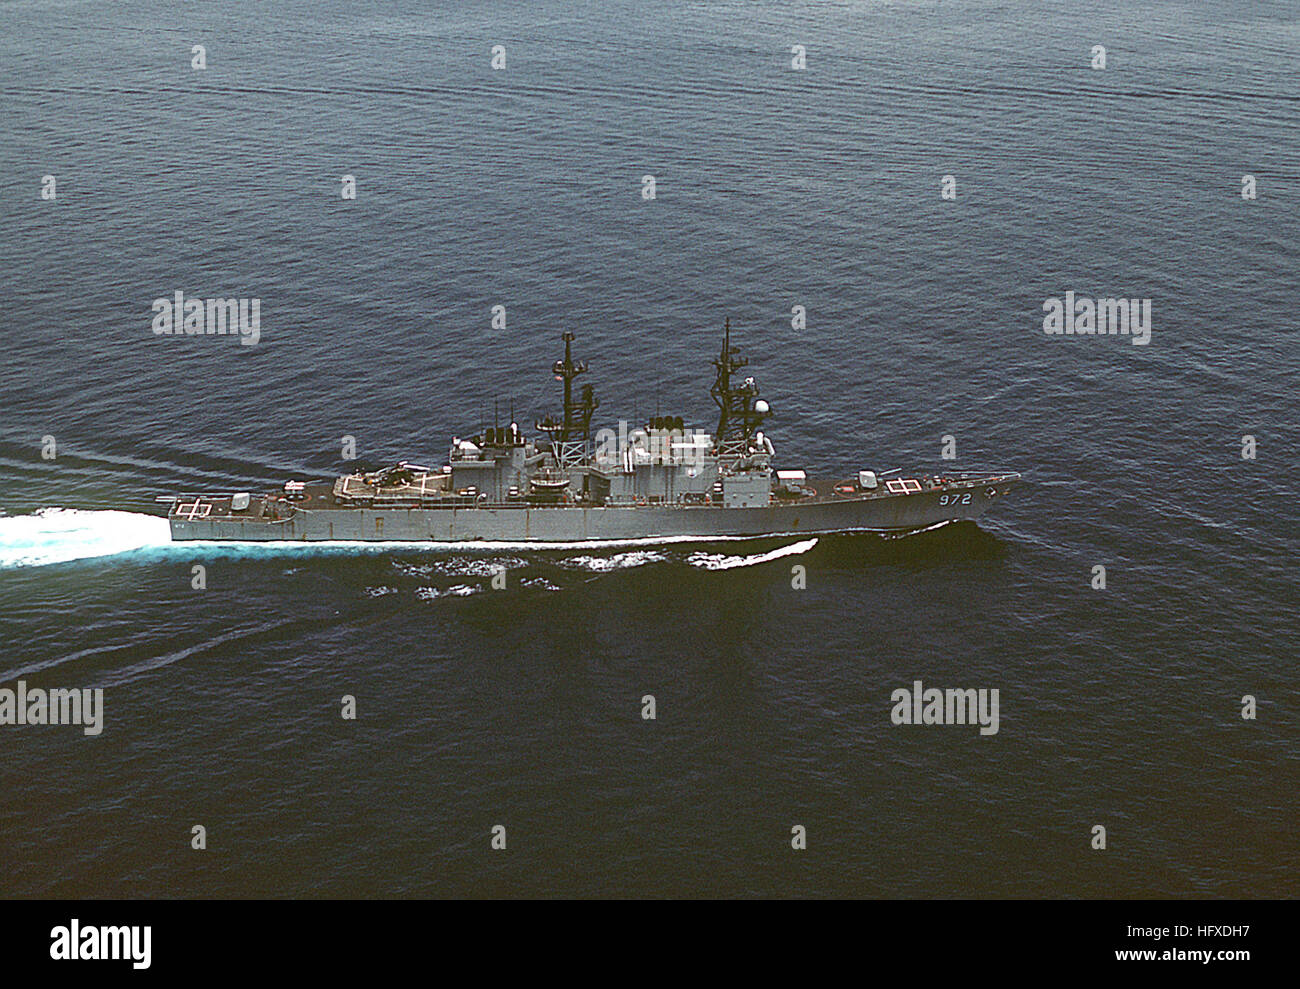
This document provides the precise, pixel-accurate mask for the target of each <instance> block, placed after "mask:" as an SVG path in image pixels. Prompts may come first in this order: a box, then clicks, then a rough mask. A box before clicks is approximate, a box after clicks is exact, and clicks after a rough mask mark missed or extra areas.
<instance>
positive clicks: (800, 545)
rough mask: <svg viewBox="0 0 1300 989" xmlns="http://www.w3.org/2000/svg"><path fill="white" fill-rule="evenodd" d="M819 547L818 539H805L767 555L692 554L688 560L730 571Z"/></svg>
mask: <svg viewBox="0 0 1300 989" xmlns="http://www.w3.org/2000/svg"><path fill="white" fill-rule="evenodd" d="M816 545H817V540H816V539H803V540H800V541H799V542H797V543H791V544H790V545H789V546H778V547H777V548H776V549H774V550H769V551H768V552H766V553H755V554H754V555H753V556H723V555H721V554H720V553H692V554H691V555H690V557H689V559H688V562H689V563H690V564H691V566H694V567H703V568H704V569H705V570H730V569H732V568H733V567H752V566H756V565H757V564H759V563H768V562H770V561H771V560H779V559H780V558H781V557H783V556H798V555H799V554H800V553H807V552H808V551H809V550H810V549H812V548H813V547H814V546H816Z"/></svg>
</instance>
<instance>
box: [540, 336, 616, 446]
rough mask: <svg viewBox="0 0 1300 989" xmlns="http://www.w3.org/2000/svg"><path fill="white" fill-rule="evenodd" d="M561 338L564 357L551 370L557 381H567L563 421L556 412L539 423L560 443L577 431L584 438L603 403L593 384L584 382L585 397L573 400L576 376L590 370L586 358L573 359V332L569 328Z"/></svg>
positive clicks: (579, 436)
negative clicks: (558, 419) (557, 417)
mask: <svg viewBox="0 0 1300 989" xmlns="http://www.w3.org/2000/svg"><path fill="white" fill-rule="evenodd" d="M562 339H563V340H564V360H562V361H556V362H555V363H554V364H553V365H551V373H552V374H554V375H555V380H556V381H563V382H564V421H563V422H557V421H556V420H555V418H554V417H553V416H547V417H546V418H545V419H542V420H540V421H539V422H538V423H537V424H536V425H537V428H538V429H539V430H540V431H542V432H544V433H547V434H549V435H550V437H551V438H552V439H553V440H557V441H559V442H561V443H563V442H566V441H568V440H569V439H572V438H573V437H574V435H575V434H576V435H577V436H578V438H579V439H584V440H585V439H586V438H587V436H588V435H589V434H590V432H591V417H592V416H593V415H594V414H595V412H596V409H597V408H598V407H599V406H600V402H599V401H598V400H597V399H596V395H595V392H594V390H593V389H592V387H591V385H583V386H582V397H581V398H580V399H578V400H577V401H576V402H575V401H574V400H573V379H574V378H576V377H577V376H578V375H580V374H586V373H587V362H586V361H575V360H574V359H573V353H572V350H571V344H572V342H573V334H572V333H570V332H569V331H567V330H566V331H565V332H564V335H563V338H562Z"/></svg>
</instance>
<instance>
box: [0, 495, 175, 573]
mask: <svg viewBox="0 0 1300 989" xmlns="http://www.w3.org/2000/svg"><path fill="white" fill-rule="evenodd" d="M170 544H171V529H170V527H169V526H168V524H167V520H166V519H164V518H159V517H158V516H156V515H145V514H143V513H140V512H95V511H82V510H80V509H75V508H43V509H41V510H40V511H38V512H36V513H35V514H34V515H14V516H5V517H0V568H4V567H40V566H45V565H47V564H51V563H70V562H72V561H73V560H89V559H94V558H97V557H103V556H117V555H118V554H120V553H134V552H139V551H140V550H148V549H159V548H161V547H164V546H169V545H170Z"/></svg>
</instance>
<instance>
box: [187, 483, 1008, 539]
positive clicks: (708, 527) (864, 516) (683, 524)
mask: <svg viewBox="0 0 1300 989" xmlns="http://www.w3.org/2000/svg"><path fill="white" fill-rule="evenodd" d="M1017 479H1018V478H1017V476H1016V475H1001V476H998V477H996V478H992V477H990V478H988V479H987V481H981V482H980V483H979V484H978V485H973V486H971V487H969V488H965V489H956V490H955V489H953V488H947V489H944V490H942V491H940V490H932V491H921V492H916V493H910V494H876V495H871V496H865V497H846V498H839V499H835V500H830V501H815V502H810V503H803V504H790V505H783V504H771V505H768V506H764V507H755V508H725V507H719V506H712V505H699V506H688V505H671V506H669V505H628V506H605V507H580V506H554V507H547V506H535V505H534V506H523V505H520V506H485V507H468V506H466V507H450V506H449V507H437V508H427V507H410V508H400V507H396V506H394V507H385V508H356V507H348V508H318V509H312V510H306V509H302V510H297V511H295V512H293V514H292V515H291V516H290V517H289V518H284V519H277V520H274V521H266V520H262V519H256V518H241V517H239V516H237V515H226V516H215V517H206V518H203V517H201V518H192V519H187V518H185V517H184V515H177V514H173V515H172V516H171V520H170V521H171V532H172V538H173V539H174V540H232V541H248V542H273V541H288V542H317V541H322V542H323V541H361V542H435V543H472V542H505V543H537V544H547V543H583V542H628V541H656V540H673V539H683V538H697V539H709V538H753V537H761V536H783V535H800V534H808V533H831V532H854V531H889V530H912V529H921V528H925V527H928V526H932V525H937V524H938V523H940V522H945V521H956V520H967V519H976V518H979V516H980V515H982V514H983V513H984V511H985V510H986V509H987V508H989V507H990V506H991V505H993V504H994V503H995V502H996V501H1000V500H1001V498H1002V497H1003V496H1004V495H1005V494H1006V493H1007V491H1008V490H1009V489H1010V488H1011V486H1012V484H1013V483H1014V482H1015V480H1017ZM990 492H992V493H990Z"/></svg>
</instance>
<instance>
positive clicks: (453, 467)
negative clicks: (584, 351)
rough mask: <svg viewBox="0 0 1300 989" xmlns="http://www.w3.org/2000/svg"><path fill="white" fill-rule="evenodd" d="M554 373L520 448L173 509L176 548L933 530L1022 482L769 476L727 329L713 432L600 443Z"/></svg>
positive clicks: (492, 433) (498, 441) (458, 445)
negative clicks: (550, 397) (555, 409)
mask: <svg viewBox="0 0 1300 989" xmlns="http://www.w3.org/2000/svg"><path fill="white" fill-rule="evenodd" d="M562 339H563V341H564V358H563V359H562V360H557V361H556V362H555V364H554V366H553V367H552V372H553V374H554V375H555V377H556V379H557V380H559V381H561V382H563V387H564V406H563V414H562V415H559V416H546V417H545V418H543V419H540V420H538V421H537V422H536V423H535V430H536V433H535V435H532V436H530V435H527V434H526V433H525V431H524V430H522V429H521V428H520V427H519V425H518V423H517V422H511V423H510V424H509V425H508V426H505V427H502V426H492V427H487V426H485V427H483V428H481V429H479V431H478V432H477V433H475V434H474V435H472V436H466V437H454V438H453V439H452V441H451V444H450V450H449V453H448V457H447V462H446V463H444V464H443V465H441V466H440V467H426V466H421V465H419V464H415V463H410V462H406V461H402V462H399V463H396V464H393V465H392V466H389V467H385V468H383V469H380V470H372V471H358V472H356V473H352V474H347V475H344V476H342V477H339V478H337V479H336V480H333V481H322V482H309V481H303V480H300V479H297V478H293V479H289V480H287V481H285V482H284V484H283V487H281V488H278V489H276V490H272V491H269V492H265V493H261V494H253V493H251V492H233V493H226V494H182V495H168V496H165V497H161V498H159V499H158V500H159V501H160V502H165V503H169V504H170V508H169V509H168V519H169V522H170V525H171V535H172V539H173V540H222V541H226V540H235V541H248V542H274V541H287V542H303V541H306V542H312V541H331V540H350V541H364V542H436V543H473V542H506V543H531V544H573V543H592V542H615V543H617V542H646V541H649V542H654V541H672V540H674V539H691V538H695V539H700V538H703V539H710V538H716V539H727V538H756V537H765V536H790V535H806V534H826V533H837V532H865V531H872V532H889V531H908V530H917V529H925V528H929V527H931V526H935V525H938V524H940V523H945V522H950V521H957V520H969V519H976V518H978V517H979V516H980V515H982V514H983V513H984V511H985V510H986V509H988V508H989V507H990V506H992V505H993V503H994V502H996V501H998V500H1000V499H1001V498H1003V497H1004V496H1005V495H1006V494H1007V493H1008V491H1010V490H1011V488H1012V486H1013V485H1015V484H1016V482H1017V481H1019V480H1020V475H1019V474H1017V473H1014V472H1008V471H997V472H948V471H945V472H943V473H940V474H934V473H923V472H913V473H908V474H904V473H903V472H902V471H901V470H898V469H891V470H887V471H882V472H879V473H877V471H875V470H872V469H865V468H864V469H859V470H854V471H853V472H852V473H851V474H849V475H848V476H845V477H838V478H836V477H830V478H812V477H809V476H808V475H807V472H806V471H804V470H802V469H799V468H798V467H790V468H789V469H776V468H775V467H774V466H773V462H774V460H775V458H776V452H775V448H774V446H773V444H772V440H771V438H770V437H769V436H768V435H767V434H766V432H765V431H764V429H763V426H764V425H765V423H766V422H767V420H768V419H769V418H770V417H771V416H772V414H773V410H772V408H771V407H770V405H769V404H768V402H767V401H766V400H764V399H762V398H760V397H759V389H758V386H757V384H755V382H754V379H753V378H752V377H742V376H741V372H742V371H743V369H744V368H745V367H746V366H747V365H748V363H749V362H748V360H747V359H746V358H744V357H743V356H741V353H740V350H739V348H738V347H736V346H733V345H732V343H731V323H730V320H728V321H727V323H726V326H725V328H724V332H723V343H722V350H721V352H720V353H719V354H718V356H717V357H716V358H714V360H713V361H712V364H713V368H714V371H715V377H714V382H713V386H712V388H711V389H710V395H711V396H712V398H713V401H714V403H715V404H716V406H717V409H718V421H717V426H716V428H715V429H714V430H713V431H712V432H707V431H705V430H701V429H689V428H687V427H686V424H685V422H684V420H683V419H682V418H681V417H680V416H658V415H656V416H654V417H653V418H651V419H650V421H649V422H647V423H645V424H644V426H638V427H637V428H634V429H629V428H628V426H627V424H626V423H622V424H620V426H619V428H618V429H617V430H614V429H602V430H599V431H598V432H596V433H595V434H594V435H593V433H592V429H591V421H592V418H593V416H594V414H595V412H596V409H597V407H598V406H599V404H600V403H599V402H598V400H597V399H596V396H595V393H594V389H593V388H592V386H591V385H589V384H588V385H583V386H582V387H581V389H580V390H579V392H578V395H577V397H575V396H574V381H575V379H577V378H578V377H580V376H581V375H583V374H585V373H587V364H586V362H585V361H575V360H574V359H573V356H572V349H571V348H572V341H573V334H572V333H568V332H566V333H564V334H563V337H562Z"/></svg>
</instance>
